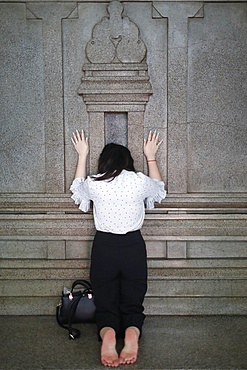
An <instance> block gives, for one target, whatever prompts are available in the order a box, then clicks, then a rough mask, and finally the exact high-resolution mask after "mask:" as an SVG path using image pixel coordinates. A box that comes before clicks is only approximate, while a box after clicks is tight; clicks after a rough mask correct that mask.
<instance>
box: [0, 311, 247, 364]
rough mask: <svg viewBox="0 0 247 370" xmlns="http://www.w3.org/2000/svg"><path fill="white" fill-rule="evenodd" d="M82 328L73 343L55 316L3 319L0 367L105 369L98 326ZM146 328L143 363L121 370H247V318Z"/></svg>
mask: <svg viewBox="0 0 247 370" xmlns="http://www.w3.org/2000/svg"><path fill="white" fill-rule="evenodd" d="M78 327H79V328H80V329H81V337H80V338H78V339H76V340H74V341H71V340H69V339H68V336H67V332H66V331H65V330H63V329H62V328H60V327H59V326H58V325H57V323H56V321H55V319H54V317H50V316H41V317H40V316H1V317H0V340H1V342H0V351H1V352H0V369H2V370H8V369H11V370H14V369H20V370H25V369H30V370H37V369H67V370H75V369H77V370H80V369H85V370H86V369H87V370H98V369H101V370H103V369H104V367H103V366H102V365H101V364H100V361H99V351H100V343H99V342H98V341H97V336H96V330H95V325H94V324H83V325H79V326H78ZM143 329H144V330H143V336H142V338H141V340H140V350H139V357H138V360H137V362H136V363H135V364H133V365H121V366H119V369H120V370H122V369H126V370H127V369H128V370H134V369H135V370H136V369H138V370H152V369H156V370H158V369H159V370H165V369H224V370H226V369H247V317H246V316H202V317H199V316H192V317H185V316H182V317H181V316H174V317H171V316H169V317H164V316H163V317H158V316H154V317H150V316H149V317H147V319H146V321H145V325H144V328H143ZM121 345H122V343H121V341H120V342H119V343H118V347H119V349H120V348H121Z"/></svg>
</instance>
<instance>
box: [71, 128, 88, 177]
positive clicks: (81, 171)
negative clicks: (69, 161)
mask: <svg viewBox="0 0 247 370" xmlns="http://www.w3.org/2000/svg"><path fill="white" fill-rule="evenodd" d="M71 141H72V143H73V145H74V147H75V150H76V151H77V153H78V160H77V167H76V172H75V179H76V178H77V177H83V178H86V177H87V156H88V153H89V144H88V138H85V134H84V131H83V130H82V132H81V135H80V133H79V132H78V131H77V130H76V133H74V132H73V137H72V138H71Z"/></svg>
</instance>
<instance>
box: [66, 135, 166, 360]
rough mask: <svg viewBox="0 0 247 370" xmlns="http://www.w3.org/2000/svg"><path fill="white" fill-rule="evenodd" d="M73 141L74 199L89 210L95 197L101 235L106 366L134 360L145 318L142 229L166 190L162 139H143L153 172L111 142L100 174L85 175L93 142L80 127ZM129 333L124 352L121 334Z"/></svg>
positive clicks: (97, 269)
mask: <svg viewBox="0 0 247 370" xmlns="http://www.w3.org/2000/svg"><path fill="white" fill-rule="evenodd" d="M72 142H73V144H74V147H75V149H76V151H77V153H78V163H77V169H76V173H75V179H74V181H73V183H72V186H71V191H72V193H73V195H72V199H73V200H74V201H75V203H76V204H78V205H79V209H81V210H82V211H83V212H87V211H88V210H89V207H90V201H91V200H92V201H93V215H94V223H95V228H96V235H95V238H94V241H93V247H92V254H91V269H90V279H91V283H92V288H93V291H94V300H95V305H96V324H97V328H98V333H99V336H100V338H101V339H102V347H101V362H102V364H103V365H105V366H109V367H117V366H118V365H119V364H132V363H134V362H135V361H136V359H137V353H138V340H139V337H140V335H141V331H142V325H143V322H144V319H145V315H144V313H143V310H144V308H143V300H144V297H145V294H146V290H147V256H146V245H145V242H144V240H143V238H142V235H141V232H140V229H141V227H142V224H143V221H144V215H145V206H144V204H146V207H147V208H148V209H151V208H153V207H154V202H161V200H162V199H163V198H165V195H166V192H165V189H164V183H163V181H162V179H161V175H160V171H159V168H158V165H157V162H156V153H157V151H158V149H159V146H160V144H161V141H159V135H158V134H157V133H156V132H154V133H152V132H151V131H150V133H149V136H148V140H147V141H144V155H145V157H146V160H147V164H148V173H149V176H146V175H144V174H143V173H141V172H136V171H135V168H134V164H133V163H134V161H133V158H132V156H131V154H130V151H129V150H128V149H127V148H126V147H124V146H122V145H118V144H113V143H111V144H107V145H106V146H105V147H104V149H103V151H102V153H101V155H100V157H99V162H98V174H97V175H95V176H88V177H87V176H86V161H87V156H88V153H89V143H88V140H87V138H85V136H84V132H83V131H82V133H81V134H80V133H79V132H78V131H76V133H74V134H73V137H72ZM121 333H122V334H123V335H124V348H123V349H122V351H121V353H120V356H118V353H117V351H116V338H117V337H118V336H121Z"/></svg>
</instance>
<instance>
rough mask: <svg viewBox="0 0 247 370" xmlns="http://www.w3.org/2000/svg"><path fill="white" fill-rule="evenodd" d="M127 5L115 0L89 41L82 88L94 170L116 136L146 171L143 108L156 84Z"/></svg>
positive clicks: (138, 167) (116, 140)
mask: <svg viewBox="0 0 247 370" xmlns="http://www.w3.org/2000/svg"><path fill="white" fill-rule="evenodd" d="M123 10H124V9H123V6H122V5H121V4H120V2H118V1H116V0H114V1H112V2H111V3H110V4H109V6H108V8H107V11H108V13H109V16H108V17H103V19H102V20H101V21H100V22H99V23H98V24H96V25H95V26H94V28H93V31H92V38H91V40H90V41H89V42H88V43H87V45H86V57H87V59H88V62H87V63H85V64H84V65H83V77H82V83H81V85H80V87H79V89H78V93H79V95H82V97H83V100H84V102H85V104H86V107H87V111H88V114H89V131H90V146H91V151H90V152H91V153H90V172H91V173H92V172H95V171H96V168H97V159H98V156H99V154H100V152H101V150H102V148H103V146H104V145H105V143H107V142H109V141H113V140H114V142H117V143H120V144H124V145H126V146H128V148H129V149H130V150H131V152H132V155H133V157H134V160H135V166H136V169H137V170H143V153H142V147H143V129H144V127H143V126H144V111H145V107H146V104H147V102H148V99H149V96H150V95H151V94H152V87H151V84H150V81H149V76H148V66H147V63H146V52H147V50H146V46H145V44H144V42H143V41H142V40H141V39H140V32H139V29H138V27H137V25H136V24H135V23H133V22H132V21H131V20H130V19H129V18H128V17H126V16H122V13H123ZM124 121H125V122H124ZM119 122H120V124H119ZM113 131H115V133H114V132H113ZM112 139H113V140H112Z"/></svg>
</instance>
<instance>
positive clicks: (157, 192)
mask: <svg viewBox="0 0 247 370" xmlns="http://www.w3.org/2000/svg"><path fill="white" fill-rule="evenodd" d="M165 197H166V190H165V184H164V182H163V181H159V180H156V179H151V178H150V177H148V179H147V197H146V198H145V200H144V203H145V206H146V208H147V209H153V208H154V203H155V202H158V203H161V201H162V199H164V198H165Z"/></svg>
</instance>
